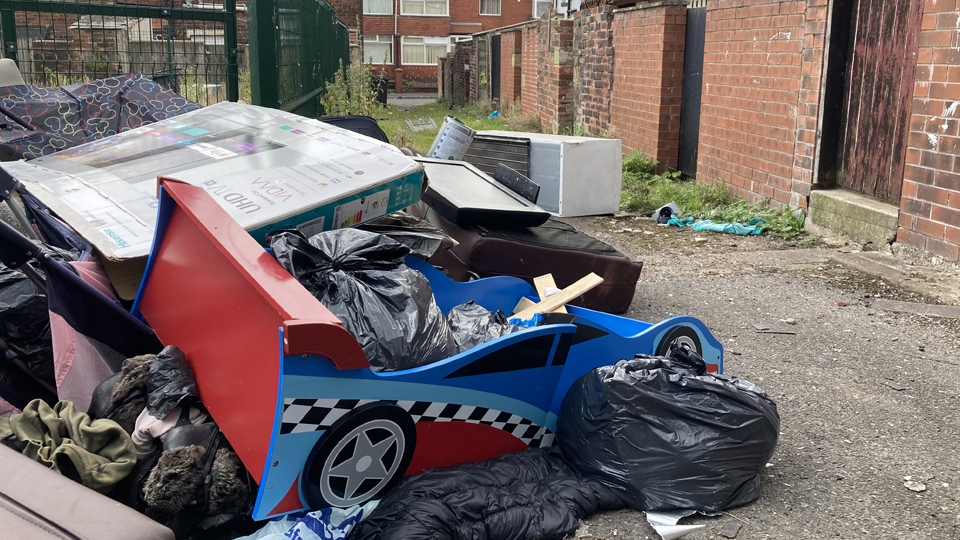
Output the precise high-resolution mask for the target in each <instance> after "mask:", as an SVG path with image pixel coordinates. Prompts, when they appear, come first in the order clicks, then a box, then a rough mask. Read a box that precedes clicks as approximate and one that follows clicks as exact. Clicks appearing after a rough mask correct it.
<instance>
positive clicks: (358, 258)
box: [270, 229, 456, 371]
mask: <svg viewBox="0 0 960 540" xmlns="http://www.w3.org/2000/svg"><path fill="white" fill-rule="evenodd" d="M270 247H271V248H272V249H273V254H274V256H276V258H277V260H278V261H279V262H280V264H281V265H282V266H283V267H284V268H286V269H287V271H289V272H290V273H291V274H292V275H293V277H295V278H296V279H297V281H299V282H300V283H301V284H302V285H303V286H304V287H306V289H307V290H308V291H310V293H311V294H313V295H314V296H315V297H316V298H317V299H318V300H320V302H321V303H322V304H323V305H324V306H326V308H327V309H329V310H330V311H331V312H332V313H333V314H334V315H336V316H337V318H339V319H340V321H341V322H342V323H343V327H344V328H345V329H346V330H347V331H348V332H350V333H351V334H352V335H353V337H355V338H356V339H357V342H358V343H359V344H360V346H361V347H362V348H363V352H364V353H365V354H366V356H367V359H368V360H369V361H370V365H371V366H372V367H373V369H375V370H377V371H396V370H402V369H409V368H413V367H417V366H422V365H424V364H429V363H431V362H435V361H437V360H442V359H444V358H447V357H450V356H452V355H453V354H454V353H455V352H456V344H455V343H454V341H453V334H451V332H450V327H449V326H448V325H447V321H446V319H445V318H444V316H443V313H442V312H441V311H440V308H439V307H437V303H436V301H435V300H434V298H433V289H431V288H430V282H429V281H427V278H426V277H424V275H423V274H421V273H420V272H417V271H416V270H413V269H412V268H410V267H408V266H407V265H405V264H404V263H403V259H404V257H406V256H407V255H408V254H409V253H410V248H408V247H407V246H405V245H403V244H401V243H399V242H397V241H396V240H393V239H391V238H388V237H386V236H383V235H380V234H376V233H372V232H367V231H361V230H357V229H337V230H334V231H327V232H322V233H320V234H317V235H314V236H311V237H310V240H309V241H308V240H306V239H304V238H303V237H302V236H300V235H298V234H296V233H293V232H282V233H279V234H277V235H275V236H273V237H272V238H271V240H270Z"/></svg>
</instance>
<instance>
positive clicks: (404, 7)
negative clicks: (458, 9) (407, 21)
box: [400, 0, 450, 15]
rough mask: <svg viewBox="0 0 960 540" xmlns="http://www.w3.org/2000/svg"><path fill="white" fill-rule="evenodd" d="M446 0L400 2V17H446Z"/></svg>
mask: <svg viewBox="0 0 960 540" xmlns="http://www.w3.org/2000/svg"><path fill="white" fill-rule="evenodd" d="M449 12H450V10H449V9H448V2H447V0H400V14H401V15H446V14H448V13H449Z"/></svg>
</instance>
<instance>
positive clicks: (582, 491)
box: [350, 449, 624, 540]
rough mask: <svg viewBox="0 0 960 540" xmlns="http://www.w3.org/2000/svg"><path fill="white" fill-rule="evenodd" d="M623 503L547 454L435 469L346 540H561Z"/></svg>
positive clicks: (398, 491) (395, 493)
mask: <svg viewBox="0 0 960 540" xmlns="http://www.w3.org/2000/svg"><path fill="white" fill-rule="evenodd" d="M623 506H624V503H623V501H622V500H621V499H620V497H619V496H618V495H617V494H616V493H615V492H614V491H613V490H611V489H610V488H607V487H605V486H604V485H602V484H601V483H600V482H597V481H595V480H591V479H589V478H585V477H582V476H580V475H579V474H578V473H577V472H576V471H575V470H574V469H573V468H572V467H570V466H569V465H568V464H567V463H566V462H565V461H564V460H563V459H561V458H560V457H559V456H557V455H555V454H551V453H549V451H547V450H541V449H531V450H525V451H523V452H518V453H514V454H505V455H503V456H500V457H498V458H495V459H492V460H490V461H484V462H480V463H469V464H465V465H457V466H454V467H446V468H443V469H435V470H431V471H427V472H425V473H422V474H419V475H416V476H412V477H409V478H406V479H404V481H403V482H401V483H400V484H399V485H398V486H397V487H395V488H393V489H392V490H390V491H388V492H387V496H386V497H385V498H383V499H382V500H381V501H380V505H379V506H377V509H376V510H374V511H373V513H372V514H370V517H369V518H367V519H366V520H364V521H362V522H361V523H360V525H359V526H358V527H357V528H356V530H354V532H353V533H352V534H351V536H350V539H351V540H374V539H383V540H400V539H403V540H419V539H423V540H427V539H430V540H461V539H462V540H507V539H521V538H537V539H544V540H550V539H557V540H559V539H561V538H564V537H565V536H566V535H568V534H570V533H573V532H574V531H575V530H577V527H578V526H579V523H580V520H581V519H583V518H586V517H588V516H590V515H592V514H594V513H596V512H602V511H608V510H617V509H620V508H623Z"/></svg>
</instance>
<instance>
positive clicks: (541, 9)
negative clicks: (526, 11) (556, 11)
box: [533, 0, 553, 19]
mask: <svg viewBox="0 0 960 540" xmlns="http://www.w3.org/2000/svg"><path fill="white" fill-rule="evenodd" d="M552 6H553V0H547V1H546V2H544V1H543V0H533V18H534V19H539V18H540V16H541V15H543V14H544V13H546V12H547V11H548V10H549V9H550V8H551V7H552Z"/></svg>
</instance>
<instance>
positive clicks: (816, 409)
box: [569, 216, 960, 540]
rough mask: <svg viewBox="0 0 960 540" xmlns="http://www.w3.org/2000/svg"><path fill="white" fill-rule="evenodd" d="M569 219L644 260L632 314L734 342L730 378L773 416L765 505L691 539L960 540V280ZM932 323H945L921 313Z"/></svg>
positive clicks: (835, 248) (625, 528) (909, 265)
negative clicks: (724, 533) (673, 319)
mask: <svg viewBox="0 0 960 540" xmlns="http://www.w3.org/2000/svg"><path fill="white" fill-rule="evenodd" d="M569 221H571V222H572V223H573V224H575V225H576V226H578V227H579V228H581V230H584V231H585V232H588V233H590V234H592V235H594V236H597V237H598V238H600V239H602V240H604V241H606V242H608V243H611V244H613V245H614V246H616V247H618V248H619V249H621V250H623V251H625V252H628V253H630V254H631V255H633V256H634V257H636V258H637V259H639V260H641V261H643V262H644V269H643V273H642V274H641V278H640V283H639V284H638V287H637V293H636V296H635V298H634V301H633V305H632V306H631V309H630V312H629V313H628V314H627V316H630V317H634V318H638V319H641V320H646V321H659V320H662V319H664V318H667V317H670V316H673V315H692V316H695V317H698V318H700V319H702V320H703V321H704V323H706V324H707V326H708V327H710V328H711V330H712V331H713V333H714V334H715V335H716V336H717V338H718V339H719V340H720V342H721V343H722V344H723V345H724V348H725V363H726V373H727V374H729V375H735V376H739V377H743V378H746V379H748V380H750V381H753V382H755V383H757V384H758V385H760V386H761V387H762V388H763V389H764V390H766V391H767V393H768V394H769V395H770V396H771V397H772V398H773V399H774V400H776V402H777V405H778V407H779V412H780V417H781V436H780V440H779V443H778V447H777V450H776V453H775V454H774V456H773V458H772V459H771V460H770V463H771V465H770V466H769V467H768V468H767V469H766V470H765V471H764V475H763V479H762V481H763V484H762V486H763V493H762V496H761V498H760V499H759V500H757V501H755V502H754V503H752V504H749V505H747V506H744V507H741V508H736V509H731V510H730V511H729V513H728V514H725V515H722V516H720V517H713V518H706V517H698V518H689V519H687V520H684V521H683V522H681V523H683V524H704V525H706V528H705V529H703V530H700V531H695V532H693V533H691V534H689V535H688V536H687V537H685V538H688V539H690V540H703V539H707V538H718V536H717V535H718V534H719V533H720V530H721V528H723V527H724V525H727V524H728V523H737V524H740V525H742V528H741V529H740V531H739V532H738V534H737V535H736V538H738V539H743V540H754V539H767V538H769V539H800V538H803V539H825V538H856V539H860V538H863V539H901V540H907V539H918V540H919V539H923V540H935V539H936V540H939V539H960V505H958V500H960V454H958V450H957V448H958V447H960V422H958V419H957V413H958V410H960V307H956V306H957V305H960V268H958V267H957V266H956V265H952V266H951V265H940V266H929V265H927V264H926V263H928V262H929V261H920V260H909V259H907V258H904V257H903V256H901V257H899V258H898V257H893V256H890V255H884V254H881V253H877V252H873V253H861V252H859V250H858V248H857V246H849V245H843V244H842V243H834V244H833V245H830V244H822V243H820V244H819V245H818V246H816V247H797V246H794V245H791V244H790V243H788V242H784V241H780V240H773V239H768V238H764V237H751V238H739V237H733V236H726V235H716V234H711V233H695V232H693V231H689V230H687V231H683V232H680V231H678V230H677V229H675V228H670V229H667V228H665V227H663V226H658V225H656V224H655V223H653V222H652V221H651V220H649V219H648V218H640V217H634V216H619V217H618V218H611V217H595V218H577V219H571V220H569ZM880 276H882V277H880ZM937 304H940V305H939V306H937ZM949 304H953V305H952V306H949V307H948V305H949ZM931 311H937V312H939V313H940V314H941V315H945V316H946V317H937V316H930V315H924V314H922V313H926V312H931ZM755 325H757V326H760V327H761V328H762V327H768V328H769V329H770V330H775V331H784V332H795V333H796V334H795V335H790V334H770V333H760V332H758V330H757V328H756V327H755ZM907 477H909V478H910V480H911V481H913V482H920V483H922V484H924V485H925V487H926V489H925V491H922V492H915V491H911V490H910V489H908V488H907V487H905V485H904V484H905V482H906V480H905V479H906V478H907ZM576 536H577V538H583V539H601V538H602V539H614V538H630V539H643V538H658V537H657V536H656V535H655V533H654V531H653V529H652V528H650V526H649V525H648V524H647V522H646V519H645V517H644V515H643V514H642V513H638V512H631V511H621V512H611V513H607V514H603V515H599V516H595V517H594V518H592V519H589V520H587V521H585V522H584V523H583V525H582V526H581V528H580V530H579V531H578V532H577V535H576Z"/></svg>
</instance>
